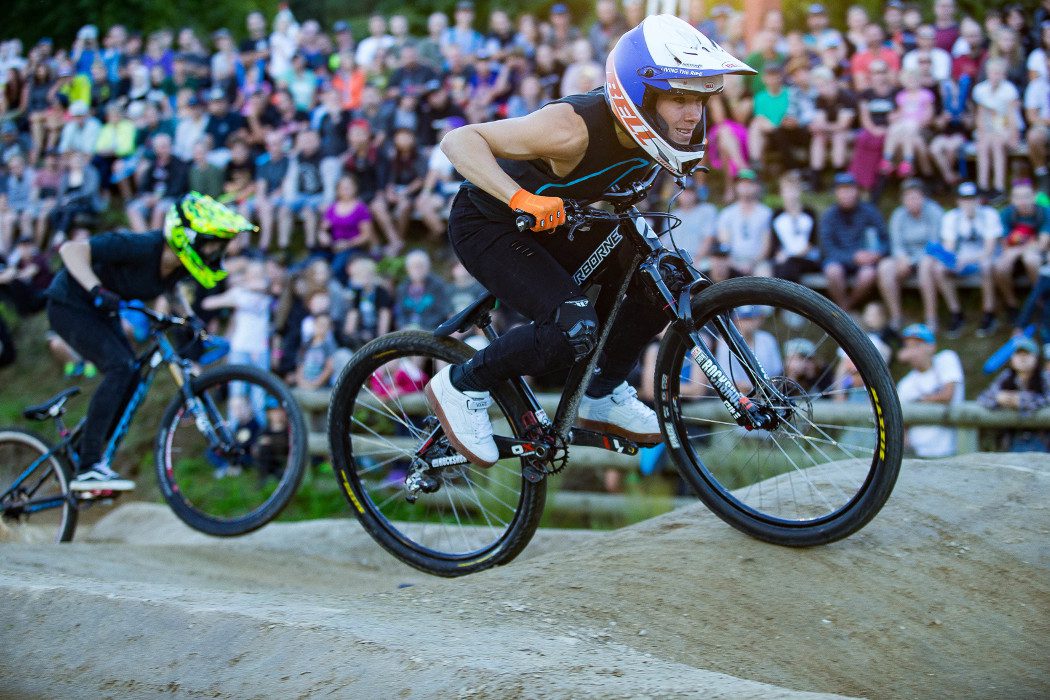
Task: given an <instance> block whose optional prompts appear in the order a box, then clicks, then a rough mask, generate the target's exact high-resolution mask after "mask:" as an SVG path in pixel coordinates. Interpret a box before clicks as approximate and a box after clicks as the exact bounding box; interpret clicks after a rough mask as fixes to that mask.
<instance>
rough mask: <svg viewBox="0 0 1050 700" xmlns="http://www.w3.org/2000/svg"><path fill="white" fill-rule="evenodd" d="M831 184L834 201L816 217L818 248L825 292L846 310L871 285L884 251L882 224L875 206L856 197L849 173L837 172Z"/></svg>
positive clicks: (858, 194)
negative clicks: (821, 258)
mask: <svg viewBox="0 0 1050 700" xmlns="http://www.w3.org/2000/svg"><path fill="white" fill-rule="evenodd" d="M834 187H835V203H834V204H833V205H831V206H830V207H828V208H827V210H826V211H825V212H824V214H823V216H821V219H820V247H821V255H822V257H823V258H824V276H825V277H826V278H827V281H828V294H829V295H830V296H831V299H832V301H834V302H835V304H836V305H838V306H839V307H840V308H842V309H845V310H847V311H849V310H851V309H853V308H854V307H856V306H857V305H858V304H860V302H861V301H862V300H863V299H864V298H865V297H867V296H868V295H869V294H870V293H871V292H872V290H873V289H874V287H875V283H876V281H877V279H878V274H877V266H878V263H879V260H880V259H882V257H883V256H884V255H885V254H886V251H887V241H886V238H887V236H886V224H885V222H884V221H883V219H882V214H880V213H879V210H878V209H876V208H875V207H874V206H872V205H871V204H869V203H868V202H862V201H861V200H860V190H859V188H858V186H857V181H856V179H854V177H853V176H852V175H850V174H849V173H839V174H838V175H836V176H835V180H834ZM851 281H852V287H853V290H852V292H851V291H850V289H849V288H850V282H851Z"/></svg>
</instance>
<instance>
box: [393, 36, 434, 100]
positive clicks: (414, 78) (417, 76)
mask: <svg viewBox="0 0 1050 700" xmlns="http://www.w3.org/2000/svg"><path fill="white" fill-rule="evenodd" d="M437 77H438V74H437V72H436V71H435V70H434V69H433V68H431V67H430V66H429V65H427V64H426V63H422V62H421V61H420V60H419V50H418V49H417V48H416V46H415V45H414V44H408V45H406V46H405V47H404V48H402V49H401V57H400V63H399V65H398V67H397V68H396V69H395V70H394V72H393V73H391V74H390V78H389V80H388V81H387V97H388V98H391V97H396V96H398V95H401V94H406V93H408V94H413V95H421V94H422V93H423V91H424V89H425V87H426V85H427V83H429V82H430V81H431V80H436V79H437Z"/></svg>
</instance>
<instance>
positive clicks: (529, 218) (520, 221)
mask: <svg viewBox="0 0 1050 700" xmlns="http://www.w3.org/2000/svg"><path fill="white" fill-rule="evenodd" d="M518 211H519V212H521V210H520V209H519V210H518ZM514 225H515V226H517V227H518V231H520V232H522V233H525V232H526V231H528V230H529V229H531V228H532V227H533V226H535V225H536V217H535V216H533V215H532V214H526V213H525V212H521V213H520V214H519V215H518V217H517V218H515V219H514Z"/></svg>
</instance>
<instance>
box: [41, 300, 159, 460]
mask: <svg viewBox="0 0 1050 700" xmlns="http://www.w3.org/2000/svg"><path fill="white" fill-rule="evenodd" d="M47 317H48V320H50V321H51V329H52V330H53V331H55V332H56V333H58V334H59V335H60V336H62V338H63V340H65V341H66V342H67V343H69V345H70V346H71V347H72V348H73V349H74V350H76V351H77V352H78V353H80V355H81V356H82V357H83V358H84V359H85V360H88V361H89V362H92V363H94V365H95V366H96V367H98V369H99V371H100V372H102V373H103V374H104V375H105V376H104V377H103V378H102V381H101V382H100V383H99V385H98V388H97V389H96V390H95V395H94V396H92V397H91V403H90V404H88V410H87V422H86V423H85V424H84V432H83V435H82V437H81V440H80V468H81V469H88V468H89V467H91V466H92V465H93V464H95V462H97V461H98V460H99V458H100V457H102V448H103V446H104V445H105V443H106V440H107V439H108V438H109V436H110V433H111V432H112V431H113V428H114V427H116V422H117V420H118V419H119V418H120V415H121V413H122V412H123V411H124V407H125V406H126V405H127V401H128V397H129V396H130V395H131V392H132V390H133V388H134V386H135V383H136V381H137V379H138V376H139V374H138V368H137V367H136V365H135V354H134V352H133V351H132V349H131V343H130V342H128V339H127V336H125V335H124V330H123V329H122V328H121V326H120V319H119V318H110V317H107V316H103V315H102V314H100V313H98V312H97V311H95V310H94V309H89V308H85V307H83V306H80V305H77V306H73V305H69V304H63V303H61V302H56V301H55V300H53V299H51V300H48V303H47Z"/></svg>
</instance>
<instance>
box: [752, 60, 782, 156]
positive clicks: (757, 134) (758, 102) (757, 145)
mask: <svg viewBox="0 0 1050 700" xmlns="http://www.w3.org/2000/svg"><path fill="white" fill-rule="evenodd" d="M761 77H762V85H763V88H762V90H760V91H759V92H758V93H757V94H756V95H755V106H754V110H755V113H754V116H753V117H751V123H750V124H749V125H748V128H747V148H748V155H749V157H750V159H751V162H752V163H753V164H757V163H762V162H764V158H765V150H766V139H767V138H769V137H771V136H772V135H773V133H774V132H775V131H776V130H777V129H779V128H780V126H781V124H783V122H784V117H786V116H787V111H788V105H789V103H790V99H791V98H790V95H789V93H788V90H787V89H786V88H785V87H784V73H783V70H782V69H781V67H780V65H779V64H770V65H767V66H766V68H765V70H764V71H763V72H762V76H761ZM778 145H781V146H783V145H785V144H783V143H780V144H778Z"/></svg>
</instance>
